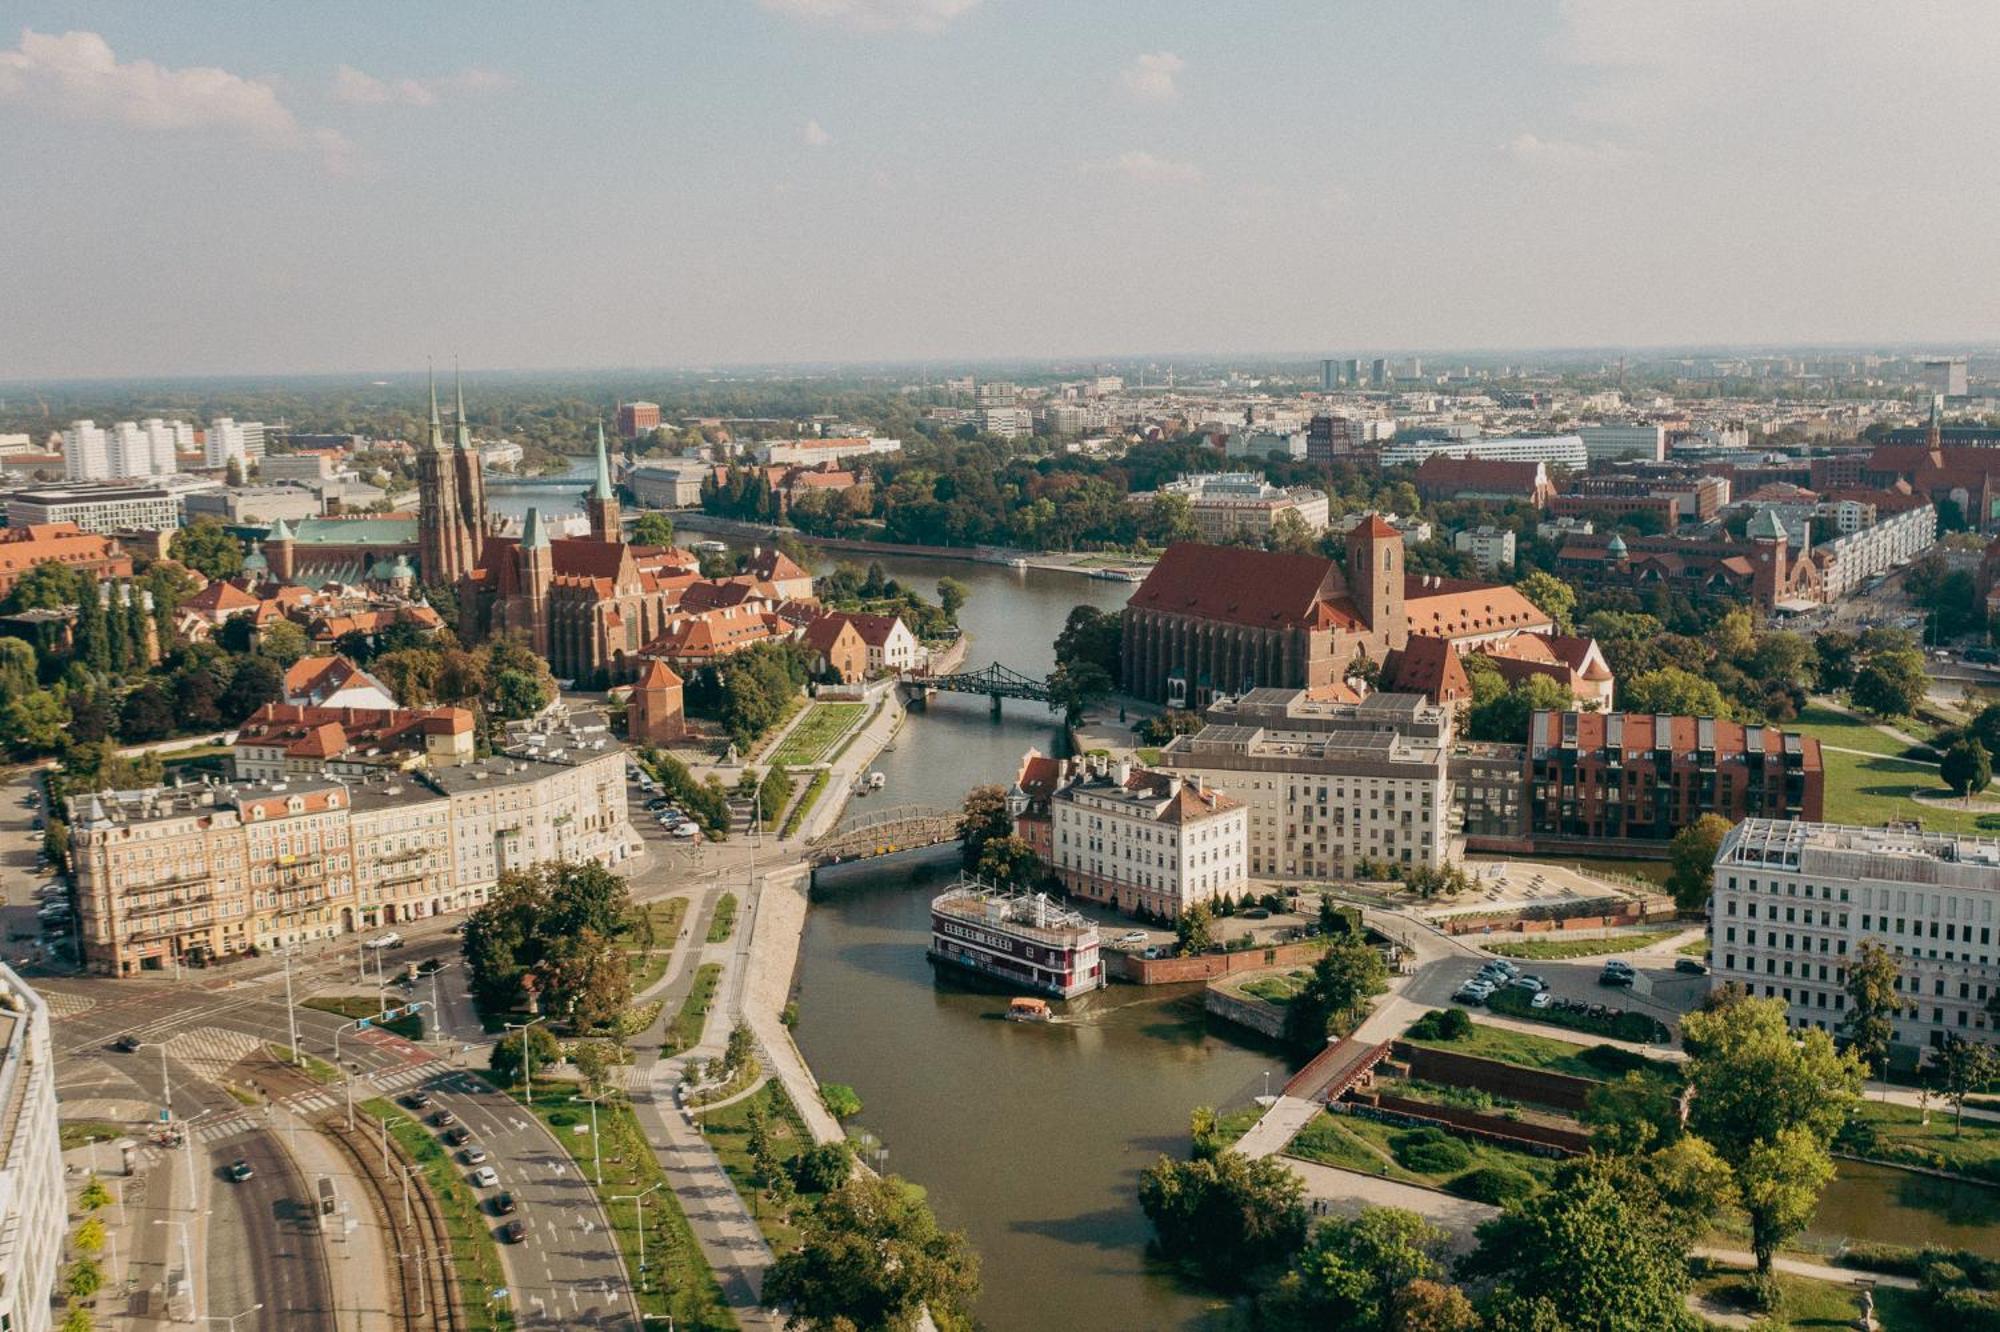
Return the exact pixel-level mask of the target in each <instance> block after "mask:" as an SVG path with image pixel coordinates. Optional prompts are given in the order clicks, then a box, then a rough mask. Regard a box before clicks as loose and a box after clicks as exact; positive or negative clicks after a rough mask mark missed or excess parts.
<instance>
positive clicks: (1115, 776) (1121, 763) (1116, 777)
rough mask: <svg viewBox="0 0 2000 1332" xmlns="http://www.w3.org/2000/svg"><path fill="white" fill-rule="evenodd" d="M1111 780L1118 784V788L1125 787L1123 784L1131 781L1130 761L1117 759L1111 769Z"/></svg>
mask: <svg viewBox="0 0 2000 1332" xmlns="http://www.w3.org/2000/svg"><path fill="white" fill-rule="evenodd" d="M1111 780H1112V781H1114V782H1116V783H1118V785H1120V786H1123V785H1125V783H1127V782H1129V781H1131V780H1132V760H1131V759H1119V760H1118V764H1117V766H1116V767H1114V768H1112V769H1111Z"/></svg>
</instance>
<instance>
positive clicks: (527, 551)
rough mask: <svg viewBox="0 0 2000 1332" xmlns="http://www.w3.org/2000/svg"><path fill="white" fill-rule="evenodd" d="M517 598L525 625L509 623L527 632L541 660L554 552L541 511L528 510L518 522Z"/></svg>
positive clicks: (545, 651)
mask: <svg viewBox="0 0 2000 1332" xmlns="http://www.w3.org/2000/svg"><path fill="white" fill-rule="evenodd" d="M518 558H519V560H520V567H519V569H518V571H517V572H518V573H519V575H520V586H521V601H522V604H523V605H524V607H525V608H526V611H527V616H526V618H527V623H526V624H525V625H514V626H509V627H510V628H524V629H526V630H527V631H528V643H529V645H530V646H531V647H532V648H533V649H534V651H535V655H536V656H538V657H540V658H542V659H543V660H544V661H546V660H548V657H549V584H550V582H551V581H553V579H554V577H555V552H554V551H552V550H551V549H550V548H549V530H548V528H546V527H544V526H542V511H541V510H540V509H530V510H528V516H527V518H526V519H524V520H523V521H522V524H521V545H520V549H519V551H518Z"/></svg>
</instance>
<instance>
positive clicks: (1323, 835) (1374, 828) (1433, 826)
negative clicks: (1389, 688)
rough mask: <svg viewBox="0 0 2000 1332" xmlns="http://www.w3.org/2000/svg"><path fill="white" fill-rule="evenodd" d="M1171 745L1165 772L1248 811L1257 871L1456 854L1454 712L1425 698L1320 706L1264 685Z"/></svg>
mask: <svg viewBox="0 0 2000 1332" xmlns="http://www.w3.org/2000/svg"><path fill="white" fill-rule="evenodd" d="M1207 719H1208V722H1209V724H1208V725H1207V726H1205V727H1203V728H1202V729H1201V730H1200V731H1198V732H1196V733H1195V734H1194V735H1184V736H1179V737H1177V738H1176V739H1175V740H1174V742H1173V743H1172V744H1170V745H1168V746H1167V747H1166V749H1164V750H1162V751H1161V754H1160V766H1161V768H1162V769H1163V770H1165V771H1167V772H1172V773H1177V774H1180V775H1183V776H1185V777H1187V778H1189V779H1190V780H1199V781H1201V782H1203V783H1204V784H1205V785H1207V786H1210V787H1214V788H1220V789H1222V790H1226V791H1228V792H1229V793H1230V795H1231V796H1232V797H1234V798H1235V799H1237V800H1239V801H1241V802H1242V803H1243V805H1244V806H1245V807H1246V808H1247V809H1248V811H1249V824H1248V834H1249V856H1250V872H1251V873H1252V874H1256V875H1260V876H1265V877H1270V878H1284V879H1330V878H1332V879H1339V878H1349V877H1352V875H1353V874H1354V873H1355V871H1356V868H1357V867H1358V866H1359V865H1361V864H1362V862H1364V861H1374V862H1377V863H1379V864H1397V865H1405V866H1424V867H1428V868H1435V867H1436V866H1438V865H1440V864H1443V863H1444V862H1445V861H1446V860H1448V859H1450V857H1451V849H1452V830H1451V812H1452V803H1451V780H1450V776H1449V773H1448V771H1447V758H1448V751H1449V748H1450V743H1449V742H1450V734H1451V719H1450V716H1449V714H1447V713H1446V712H1445V710H1444V709H1443V708H1441V707H1438V706H1437V705H1435V704H1432V703H1429V702H1428V701H1426V700H1425V699H1424V698H1423V697H1422V696H1421V695H1416V694H1372V695H1370V696H1369V697H1368V698H1367V699H1366V700H1364V701H1363V702H1362V703H1360V704H1343V703H1321V702H1312V701H1309V700H1307V699H1306V698H1305V696H1304V692H1303V691H1302V690H1289V689H1255V690H1252V691H1250V692H1249V693H1247V694H1245V695H1244V696H1243V697H1242V698H1241V699H1238V700H1235V701H1233V702H1226V703H1222V704H1218V705H1216V706H1214V707H1211V708H1210V709H1209V711H1208V713H1207Z"/></svg>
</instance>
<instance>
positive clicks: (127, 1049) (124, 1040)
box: [111, 1032, 145, 1054]
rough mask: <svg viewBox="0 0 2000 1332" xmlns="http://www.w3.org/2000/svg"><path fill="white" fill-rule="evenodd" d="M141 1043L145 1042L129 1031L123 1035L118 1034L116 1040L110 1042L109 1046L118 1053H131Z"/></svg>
mask: <svg viewBox="0 0 2000 1332" xmlns="http://www.w3.org/2000/svg"><path fill="white" fill-rule="evenodd" d="M143 1044H145V1042H143V1041H141V1040H140V1039H139V1038H138V1037H137V1036H134V1035H133V1034H132V1033H130V1032H126V1033H125V1034H124V1035H123V1036H120V1037H119V1038H118V1039H117V1040H115V1041H113V1042H111V1048H112V1049H114V1050H116V1051H117V1052H118V1053H119V1054H131V1053H132V1052H134V1051H135V1050H137V1049H138V1048H139V1047H140V1046H141V1045H143Z"/></svg>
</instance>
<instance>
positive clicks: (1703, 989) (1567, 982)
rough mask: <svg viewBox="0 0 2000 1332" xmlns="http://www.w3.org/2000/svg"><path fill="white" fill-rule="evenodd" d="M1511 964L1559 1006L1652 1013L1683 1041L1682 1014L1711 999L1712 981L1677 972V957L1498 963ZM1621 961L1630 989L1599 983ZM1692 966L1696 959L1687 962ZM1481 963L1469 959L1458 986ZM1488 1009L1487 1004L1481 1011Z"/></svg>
mask: <svg viewBox="0 0 2000 1332" xmlns="http://www.w3.org/2000/svg"><path fill="white" fill-rule="evenodd" d="M1496 960H1500V961H1506V962H1508V963H1509V964H1511V965H1512V966H1514V967H1516V968H1518V969H1519V972H1520V973H1521V974H1523V975H1530V976H1534V977H1536V978H1538V979H1539V980H1540V981H1541V982H1542V983H1543V984H1544V986H1545V987H1546V992H1547V993H1548V994H1549V996H1550V1003H1551V1004H1552V1005H1553V1004H1555V1003H1557V1002H1560V1001H1567V1002H1569V1003H1572V1004H1584V1005H1590V1004H1603V1005H1604V1006H1605V1007H1607V1008H1612V1009H1627V1010H1631V1011H1635V1012H1640V1013H1647V1014H1650V1015H1651V1016H1653V1017H1655V1018H1657V1019H1659V1020H1660V1021H1661V1022H1663V1023H1665V1024H1666V1025H1667V1027H1668V1028H1669V1029H1670V1030H1672V1031H1673V1032H1674V1033H1675V1039H1676V1040H1678V1039H1679V1031H1680V1017H1681V1014H1683V1013H1686V1012H1689V1011H1690V1010H1692V1009H1694V1008H1697V1007H1699V1006H1700V1004H1701V1001H1702V997H1703V996H1704V995H1706V994H1707V993H1708V987H1709V978H1708V976H1707V974H1706V973H1705V970H1704V972H1701V973H1695V972H1689V971H1682V970H1678V969H1677V964H1678V963H1680V962H1681V961H1682V959H1680V958H1679V957H1677V956H1676V955H1675V954H1673V953H1670V952H1669V953H1664V954H1663V953H1661V952H1659V951H1657V950H1649V951H1647V952H1644V953H1626V954H1607V955H1606V956H1604V957H1588V958H1576V959H1572V960H1567V961H1530V960H1526V959H1513V958H1508V959H1496ZM1610 960H1618V961H1622V962H1624V963H1626V964H1628V965H1629V966H1630V967H1631V970H1632V983H1631V985H1629V986H1623V985H1605V984H1601V983H1600V982H1599V977H1600V975H1602V974H1603V972H1604V969H1605V963H1606V962H1607V961H1610ZM1686 960H1687V961H1688V962H1692V961H1693V959H1686ZM1481 961H1482V960H1481V959H1472V958H1468V959H1466V961H1465V965H1464V967H1463V968H1462V970H1461V971H1459V972H1458V973H1457V974H1456V976H1455V980H1456V981H1457V982H1458V983H1460V984H1462V983H1463V982H1464V981H1465V980H1467V979H1470V978H1471V977H1472V976H1473V975H1474V974H1476V973H1477V971H1478V969H1479V967H1480V965H1481ZM1479 1006H1480V1007H1484V1006H1485V1005H1484V1004H1483V1003H1482V1004H1481V1005H1479ZM1549 1034H1550V1035H1552V1036H1560V1035H1562V1032H1561V1030H1559V1029H1558V1028H1556V1027H1553V1026H1552V1027H1551V1028H1550V1033H1549ZM1573 1039H1577V1040H1584V1041H1587V1040H1588V1039H1589V1037H1588V1036H1587V1035H1586V1034H1584V1033H1576V1034H1575V1035H1574V1037H1573Z"/></svg>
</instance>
